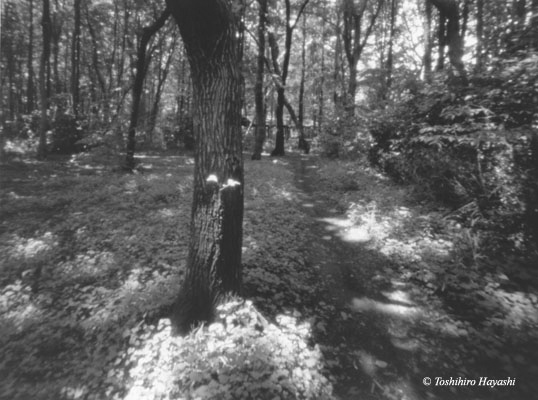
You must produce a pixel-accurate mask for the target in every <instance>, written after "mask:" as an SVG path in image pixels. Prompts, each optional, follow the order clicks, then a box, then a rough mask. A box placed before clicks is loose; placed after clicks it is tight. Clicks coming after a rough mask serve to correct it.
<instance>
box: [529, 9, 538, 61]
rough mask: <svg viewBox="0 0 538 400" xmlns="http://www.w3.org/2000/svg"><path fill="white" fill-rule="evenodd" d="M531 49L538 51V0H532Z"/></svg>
mask: <svg viewBox="0 0 538 400" xmlns="http://www.w3.org/2000/svg"><path fill="white" fill-rule="evenodd" d="M531 13H532V16H531V22H530V25H531V45H530V47H531V49H532V50H534V51H538V0H532V8H531Z"/></svg>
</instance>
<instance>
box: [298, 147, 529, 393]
mask: <svg viewBox="0 0 538 400" xmlns="http://www.w3.org/2000/svg"><path fill="white" fill-rule="evenodd" d="M289 161H290V164H291V165H292V166H293V169H294V171H295V184H296V187H297V188H298V189H299V191H300V196H299V197H300V199H301V201H302V203H301V207H302V208H303V209H304V210H305V212H306V215H308V216H309V218H310V222H309V229H310V233H311V241H310V243H309V245H308V246H307V247H308V248H307V249H306V254H308V256H307V259H308V264H309V265H310V266H311V267H312V268H315V269H316V270H318V271H319V274H320V279H321V281H323V286H324V287H325V291H326V293H327V297H326V298H324V299H320V301H321V302H326V303H327V304H328V305H329V307H334V312H333V313H332V317H331V318H330V319H329V320H327V321H325V322H326V328H325V327H324V328H325V329H326V330H324V329H322V331H323V334H322V335H320V336H323V339H322V340H320V342H324V341H325V342H327V343H329V346H328V348H330V349H333V351H334V349H336V352H333V354H330V355H329V354H325V356H326V357H327V358H328V359H330V357H331V356H333V357H334V359H335V360H337V361H336V363H335V364H332V363H331V362H330V361H329V362H328V365H329V366H331V368H330V370H331V372H332V373H333V374H334V375H335V376H338V377H339V378H338V379H337V380H338V383H337V384H336V385H335V391H336V395H337V396H338V397H339V398H341V399H413V400H420V399H429V398H442V399H445V398H446V399H452V398H454V399H466V398H473V399H482V398H483V399H486V398H487V399H491V398H507V399H508V398H510V399H526V398H529V397H528V395H529V393H530V392H531V391H533V390H535V389H533V386H534V385H535V383H534V382H533V380H532V378H531V374H529V372H530V371H531V370H535V369H536V368H535V367H532V361H531V359H528V358H523V356H522V355H521V354H523V353H525V352H526V351H530V352H531V354H532V353H534V352H536V350H537V347H536V344H537V342H536V339H535V338H530V339H523V340H522V342H521V343H517V342H518V340H519V339H515V340H514V343H510V341H511V338H510V337H508V338H507V337H503V336H502V335H503V334H502V333H501V334H499V335H497V334H492V333H491V332H490V331H489V330H488V324H484V325H485V327H484V325H482V323H481V322H483V321H479V320H478V319H477V318H475V317H469V318H467V317H468V315H466V314H467V311H466V310H465V309H466V308H467V307H469V308H473V304H472V303H471V302H469V303H468V304H466V301H469V298H466V297H465V296H458V295H454V296H446V297H445V296H444V291H445V288H444V287H443V288H440V287H438V286H437V282H435V279H431V277H428V273H429V271H428V270H429V269H430V268H429V267H431V271H436V270H438V269H439V268H440V266H442V260H441V258H444V257H439V256H438V255H436V254H433V255H429V256H428V255H425V256H424V257H420V256H419V255H418V254H423V255H424V249H423V248H421V246H417V247H416V248H415V251H416V253H417V254H415V255H411V258H412V259H413V258H414V259H415V261H416V260H419V263H418V264H419V266H418V271H417V267H416V265H414V264H413V263H411V264H407V263H406V262H402V259H401V258H400V257H398V256H397V255H396V253H392V254H390V253H388V254H387V252H384V251H380V246H379V245H377V246H376V243H375V242H376V237H375V236H376V233H379V229H377V228H376V222H375V220H376V219H377V222H382V221H383V220H385V221H384V222H385V227H386V225H387V224H386V222H387V221H386V219H387V218H389V219H390V215H389V209H392V210H393V211H394V210H396V213H397V214H399V215H403V216H404V217H405V218H402V220H401V221H399V222H402V221H404V222H405V223H406V224H409V225H410V226H408V227H404V228H402V229H401V230H402V232H403V236H406V235H409V231H410V230H411V231H413V232H414V233H415V234H418V236H422V235H424V236H425V237H427V236H428V232H429V231H431V229H428V228H431V225H432V224H435V218H436V217H437V216H438V215H439V214H438V213H436V212H435V211H433V212H432V210H431V209H427V207H423V206H422V205H419V204H417V203H416V199H414V198H413V196H412V195H410V193H405V194H403V195H402V188H401V187H398V186H396V185H393V184H391V183H390V182H386V181H384V180H383V178H382V177H380V176H379V175H378V174H376V173H374V172H373V171H370V173H366V174H361V176H360V178H359V182H358V185H365V186H368V185H371V186H372V187H371V188H367V187H365V188H364V189H365V191H364V193H361V191H362V190H363V188H362V187H357V186H355V184H348V185H347V186H349V189H351V192H355V195H354V196H351V197H352V198H350V197H346V194H345V193H346V191H345V190H344V191H343V192H340V195H341V197H340V198H338V197H335V193H334V191H332V193H331V190H330V188H329V190H327V189H326V188H325V186H326V185H327V184H328V183H329V184H330V182H328V181H327V180H326V177H325V179H323V172H322V173H321V175H320V169H323V166H320V162H319V159H318V158H315V157H313V156H303V155H298V154H293V155H290V157H289ZM365 177H366V180H365ZM345 178H346V177H345V176H344V179H345ZM354 178H355V177H354ZM350 182H351V181H350ZM355 183H356V182H355ZM333 184H336V185H337V186H339V185H341V183H338V182H333ZM380 185H381V186H383V191H384V192H383V193H380V195H381V196H384V199H383V201H384V202H385V204H384V205H381V207H380V208H379V209H378V210H377V215H376V212H374V213H370V216H366V217H364V215H363V216H362V219H361V218H360V217H359V218H357V215H356V214H355V215H353V212H352V213H351V215H350V212H349V208H348V210H346V209H345V206H346V204H347V205H348V206H349V204H350V203H351V204H352V201H351V200H355V201H357V199H359V200H358V202H360V201H361V200H360V198H361V196H363V195H366V197H369V196H370V194H371V193H369V191H371V190H375V187H379V186H380ZM340 187H341V186H340ZM343 187H344V188H345V187H346V183H344V184H343ZM406 190H407V191H408V190H409V189H405V188H404V189H403V191H404V192H405V191H406ZM374 199H375V197H374ZM363 200H364V199H363ZM368 200H371V199H368ZM363 203H364V202H363ZM372 203H373V206H375V200H374V201H370V202H369V204H368V206H369V207H370V208H371V207H372ZM367 209H368V207H365V208H364V207H363V208H362V210H363V212H365V213H368V211H367ZM428 213H430V215H428ZM372 214H373V215H372ZM384 214H385V215H384ZM419 214H424V215H422V216H420V217H419ZM368 218H370V223H368V222H367V221H366V219H368ZM415 218H416V220H415ZM419 219H420V220H422V221H423V222H424V221H426V223H422V224H419V226H418V227H416V226H414V225H415V223H416V221H418V220H419ZM372 220H374V222H373V223H372ZM358 222H359V223H358ZM428 225H430V226H429V227H428ZM400 228H401V227H400ZM376 229H377V232H376ZM438 229H440V230H443V229H442V228H438ZM394 231H398V232H397V234H396V236H398V235H402V232H399V229H396V228H395V229H394ZM446 233H447V232H439V235H436V234H435V233H434V234H433V235H431V236H432V247H433V248H434V247H435V246H436V245H437V244H438V242H439V241H441V242H442V239H438V238H437V236H439V237H442V236H443V234H446ZM390 236H391V235H389V237H385V238H386V239H388V240H387V241H391V238H390ZM381 237H383V235H381ZM402 241H403V242H405V239H403V238H402ZM436 256H437V257H436ZM436 258H437V260H436ZM406 264H407V265H406ZM417 278H418V279H417ZM434 282H435V283H434ZM441 289H442V290H441ZM530 298H531V299H534V297H533V295H531V297H530ZM486 302H487V301H486ZM535 308H536V303H534V309H535ZM471 312H476V313H481V312H482V313H485V312H487V310H485V309H481V308H479V307H477V308H476V309H475V310H472V311H471ZM531 313H532V311H531ZM484 318H486V319H487V317H484ZM534 322H535V321H534ZM520 329H522V330H525V328H520ZM497 333H498V331H497ZM504 334H505V335H510V333H509V332H504ZM488 335H492V336H495V338H496V340H498V341H499V342H501V343H502V344H500V345H499V346H498V347H496V348H493V349H492V348H489V344H484V343H483V342H482V341H481V339H480V338H481V337H482V336H488ZM531 336H533V335H532V334H531ZM507 342H508V343H507ZM473 346H476V347H475V348H474V349H473ZM519 346H520V347H519ZM481 347H483V348H481ZM484 352H485V353H486V354H483V353H484ZM334 353H336V354H334ZM514 353H516V354H514ZM527 355H528V354H527ZM514 357H515V358H516V361H512V360H513V358H514ZM528 363H530V365H529V364H528ZM529 367H531V368H530V370H529ZM509 376H511V377H512V378H516V379H517V380H519V382H518V387H515V388H514V387H501V388H499V387H497V388H495V389H491V388H488V387H477V386H476V385H475V386H474V387H456V386H451V387H446V386H445V387H440V386H438V385H437V387H434V386H436V385H435V384H434V385H432V386H427V385H425V384H424V383H423V379H425V378H426V379H427V378H428V377H429V378H430V379H432V380H435V378H436V377H441V378H443V379H449V378H450V377H452V378H454V379H457V378H458V377H461V378H462V379H475V380H477V381H478V380H479V379H480V378H481V377H488V379H506V378H507V377H509Z"/></svg>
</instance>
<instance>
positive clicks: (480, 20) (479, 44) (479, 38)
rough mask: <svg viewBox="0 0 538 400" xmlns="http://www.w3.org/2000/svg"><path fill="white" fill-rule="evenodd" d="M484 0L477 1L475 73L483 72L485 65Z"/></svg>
mask: <svg viewBox="0 0 538 400" xmlns="http://www.w3.org/2000/svg"><path fill="white" fill-rule="evenodd" d="M483 53H484V0H476V64H475V73H479V72H481V71H482V65H483V63H484V54H483Z"/></svg>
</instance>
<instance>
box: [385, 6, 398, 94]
mask: <svg viewBox="0 0 538 400" xmlns="http://www.w3.org/2000/svg"><path fill="white" fill-rule="evenodd" d="M396 2H397V0H391V2H390V32H389V49H388V54H387V65H386V80H385V90H384V92H383V100H387V99H388V97H389V95H390V89H391V86H392V69H393V63H394V62H393V58H394V55H393V42H394V27H395V25H396V12H397V4H396Z"/></svg>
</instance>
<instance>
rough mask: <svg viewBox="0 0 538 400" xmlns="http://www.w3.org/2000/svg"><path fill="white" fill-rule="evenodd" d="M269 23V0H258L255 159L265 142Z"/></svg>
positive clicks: (260, 154)
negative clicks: (267, 29) (266, 61)
mask: <svg viewBox="0 0 538 400" xmlns="http://www.w3.org/2000/svg"><path fill="white" fill-rule="evenodd" d="M266 25H267V0H258V56H257V64H256V84H255V86H254V104H255V107H256V128H255V131H254V151H253V153H252V159H253V160H260V159H261V158H262V151H263V143H264V142H265V135H266V132H265V101H264V93H263V83H264V79H263V78H264V74H265V30H266Z"/></svg>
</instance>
